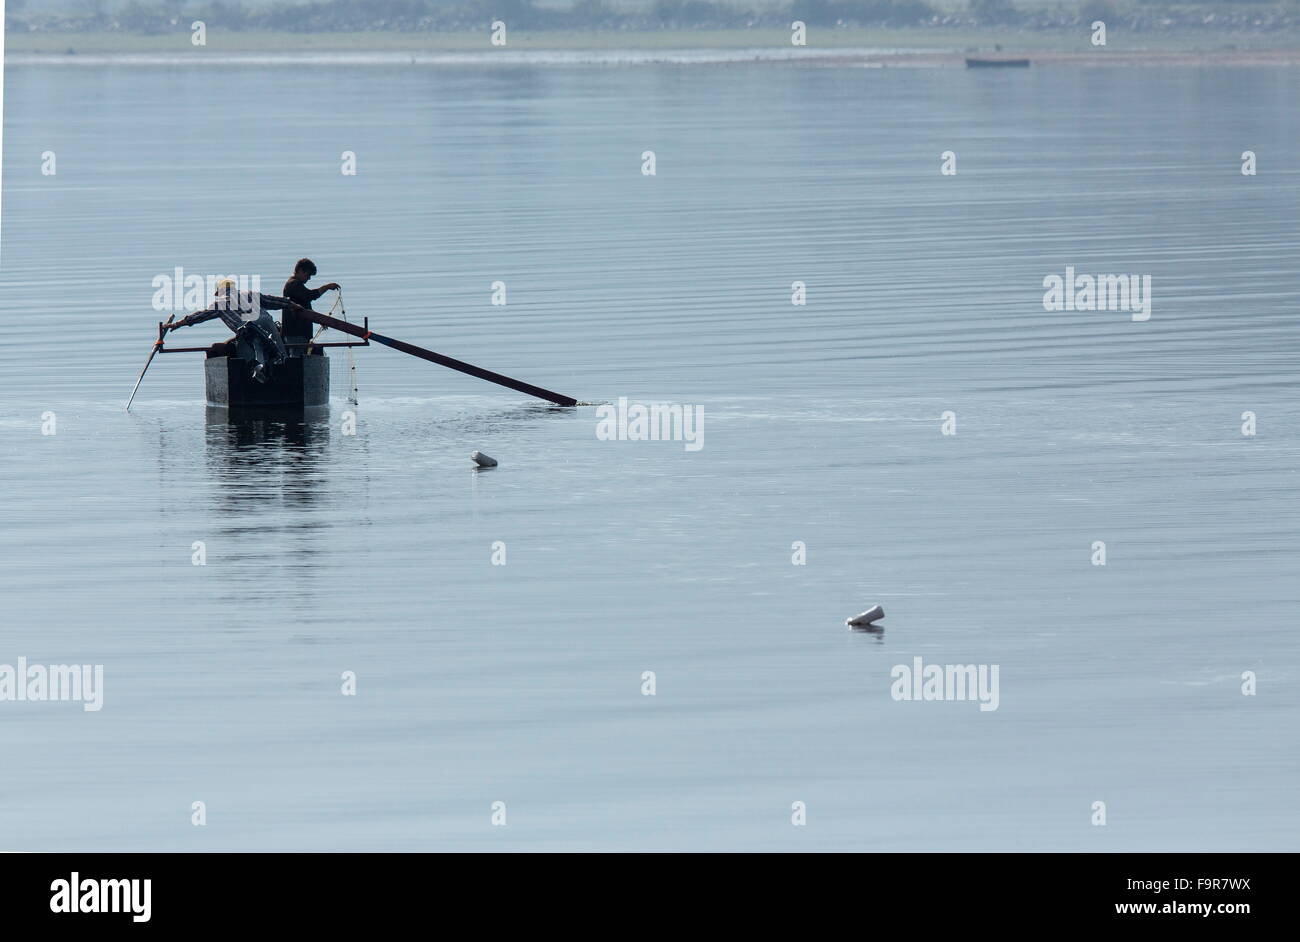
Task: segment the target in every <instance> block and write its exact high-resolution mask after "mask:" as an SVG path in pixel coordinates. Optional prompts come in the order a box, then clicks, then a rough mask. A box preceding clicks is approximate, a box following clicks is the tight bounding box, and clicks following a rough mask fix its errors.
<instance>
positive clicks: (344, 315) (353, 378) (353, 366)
mask: <svg viewBox="0 0 1300 942" xmlns="http://www.w3.org/2000/svg"><path fill="white" fill-rule="evenodd" d="M334 295H335V297H334V303H333V304H332V305H331V306H330V309H329V310H328V311H326V312H325V313H326V314H328V315H329V316H330V317H333V316H334V312H335V311H338V314H339V318H340V319H341V320H344V321H347V323H349V324H350V323H352V322H351V321H349V320H348V312H347V308H345V307H344V306H343V289H342V288H339V289H338V290H337V291H335V292H334ZM327 330H329V328H328V327H326V326H325V325H324V324H321V325H320V326H319V327H317V328H316V333H315V334H313V335H312V338H311V340H309V341H308V342H307V349H306V350H304V351H303V356H311V345H312V344H314V343H315V342H316V339H317V338H318V337H320V335H321V334H323V333H325V331H327ZM347 350H348V402H350V403H351V404H352V405H354V406H355V405H357V401H358V392H357V358H356V356H355V355H354V354H353V353H352V348H351V347H348V348H347Z"/></svg>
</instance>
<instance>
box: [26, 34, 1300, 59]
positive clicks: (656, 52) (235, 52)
mask: <svg viewBox="0 0 1300 942" xmlns="http://www.w3.org/2000/svg"><path fill="white" fill-rule="evenodd" d="M5 46H6V48H5V60H6V63H7V64H11V65H26V64H42V63H51V62H55V61H60V62H65V63H67V64H75V63H76V62H84V63H86V64H92V65H93V64H101V63H102V64H133V65H147V64H149V63H150V61H151V60H153V59H155V58H156V59H157V60H158V61H159V62H160V64H167V65H185V64H189V63H191V62H192V63H194V64H196V65H199V64H203V63H205V62H207V63H212V64H222V65H230V64H239V63H240V60H242V59H248V60H249V64H275V63H276V62H282V63H283V64H286V65H292V64H294V63H295V62H306V63H308V64H328V63H329V62H331V61H337V62H339V63H340V64H356V65H365V64H376V65H385V64H390V65H400V64H403V63H410V64H416V65H419V64H428V65H437V64H460V63H464V64H476V63H486V64H490V63H491V58H490V57H493V56H495V57H498V58H500V60H501V62H502V64H509V63H510V62H512V61H515V62H519V63H520V64H546V63H552V62H553V64H573V65H584V64H593V65H600V64H621V63H626V64H637V63H652V62H662V61H671V62H676V63H680V64H691V63H699V64H729V63H738V62H752V61H763V62H772V63H775V64H799V63H801V62H802V63H811V64H818V65H846V66H852V65H859V66H867V67H872V66H875V67H889V66H897V67H909V66H910V67H921V68H944V67H962V66H964V64H965V63H964V59H965V57H966V56H972V57H1006V58H1017V57H1024V58H1029V59H1030V60H1032V62H1033V63H1034V64H1035V65H1043V66H1070V67H1075V66H1077V67H1094V66H1107V65H1123V66H1169V65H1175V66H1197V65H1224V66H1284V67H1285V66H1292V67H1293V66H1300V36H1296V35H1293V34H1290V33H1272V34H1269V33H1248V34H1240V35H1233V34H1223V35H1218V36H1215V35H1210V34H1207V33H1204V32H1181V33H1180V32H1172V33H1163V32H1162V33H1152V34H1140V33H1139V34H1128V35H1124V34H1122V33H1121V34H1116V33H1112V36H1111V38H1110V40H1109V41H1108V43H1107V45H1106V46H1105V47H1101V48H1097V47H1092V46H1091V45H1090V44H1089V43H1088V37H1087V34H1086V33H1085V32H1080V31H1077V30H1069V31H1055V30H1052V31H1049V30H1040V31H1021V32H1013V31H999V30H991V29H990V30H972V29H949V28H944V27H926V28H907V29H883V28H882V29H834V30H831V29H811V30H809V35H808V45H807V46H806V47H794V46H792V45H791V44H790V34H789V32H788V31H786V30H780V29H727V30H692V29H680V30H653V31H641V32H637V31H624V30H611V31H576V30H555V31H531V32H526V31H523V30H519V31H515V32H513V33H511V34H510V36H509V42H508V44H507V45H506V46H505V47H494V46H492V45H491V44H490V42H489V38H488V34H487V32H486V31H482V32H422V33H398V32H390V33H385V32H363V33H309V34H304V33H273V32H256V31H244V32H233V31H232V32H224V33H223V32H220V31H216V30H212V31H210V32H209V33H208V37H207V44H206V45H205V46H202V47H196V46H193V45H192V44H191V43H190V33H189V31H188V30H184V31H179V32H177V33H174V34H165V35H157V34H155V35H140V34H132V33H122V32H108V31H105V32H94V33H62V32H59V33H55V32H11V33H8V34H7V35H6V37H5ZM542 53H555V54H556V55H555V56H554V57H548V56H545V55H540V56H539V55H532V54H542ZM562 53H570V54H572V55H560V54H562ZM622 53H628V54H629V55H627V56H622V55H620V54H622ZM584 54H586V55H584Z"/></svg>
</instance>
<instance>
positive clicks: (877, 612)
mask: <svg viewBox="0 0 1300 942" xmlns="http://www.w3.org/2000/svg"><path fill="white" fill-rule="evenodd" d="M884 617H885V610H884V609H883V608H881V607H880V606H879V605H873V606H871V607H870V608H869V609H867V610H866V611H865V612H863V613H862V614H861V615H854V616H853V617H852V618H846V619H845V620H844V624H846V625H848V626H849V627H850V628H866V627H867V626H868V625H870V624H871V623H872V622H873V621H875V620H876V619H878V618H884Z"/></svg>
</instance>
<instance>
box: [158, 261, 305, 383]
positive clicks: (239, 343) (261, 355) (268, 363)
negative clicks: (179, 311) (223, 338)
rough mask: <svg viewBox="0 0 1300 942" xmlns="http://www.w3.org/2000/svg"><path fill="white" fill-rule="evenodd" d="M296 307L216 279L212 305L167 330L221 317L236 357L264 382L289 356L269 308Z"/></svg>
mask: <svg viewBox="0 0 1300 942" xmlns="http://www.w3.org/2000/svg"><path fill="white" fill-rule="evenodd" d="M295 307H297V305H295V304H294V303H293V302H292V301H290V300H289V299H288V298H277V297H276V296H275V295H271V294H261V293H260V292H257V291H240V290H238V287H237V286H236V284H235V279H233V278H223V279H221V280H220V281H219V282H217V290H216V292H215V296H214V298H213V301H212V303H211V304H209V305H208V306H207V307H205V308H204V309H203V310H201V311H195V312H194V313H193V314H187V315H186V316H185V317H182V318H181V319H180V320H178V321H173V322H172V323H171V324H169V325H168V329H169V330H175V329H176V328H177V327H189V326H190V325H192V324H201V323H203V322H204V321H210V320H212V319H213V318H217V317H219V318H221V320H222V321H223V322H224V323H225V325H226V326H227V327H229V328H230V329H231V330H233V331H234V332H235V356H237V357H240V358H241V359H245V360H248V361H249V362H250V364H251V365H250V367H249V369H250V371H251V372H252V376H253V379H255V380H257V381H258V382H259V383H265V382H266V381H267V380H268V379H270V378H271V368H272V367H274V366H276V365H277V364H279V363H283V362H284V360H285V358H286V357H287V356H288V355H289V354H288V351H287V350H286V349H285V346H284V340H283V338H281V336H280V330H279V328H278V327H276V326H275V321H274V320H273V319H272V318H271V315H270V314H268V313H267V312H268V311H282V310H285V309H286V308H288V309H292V308H295Z"/></svg>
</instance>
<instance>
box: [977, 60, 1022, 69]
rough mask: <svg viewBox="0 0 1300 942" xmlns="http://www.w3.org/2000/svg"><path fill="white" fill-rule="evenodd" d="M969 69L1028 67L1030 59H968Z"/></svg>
mask: <svg viewBox="0 0 1300 942" xmlns="http://www.w3.org/2000/svg"><path fill="white" fill-rule="evenodd" d="M966 68H968V69H1027V68H1029V60H1028V59H967V60H966Z"/></svg>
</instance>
